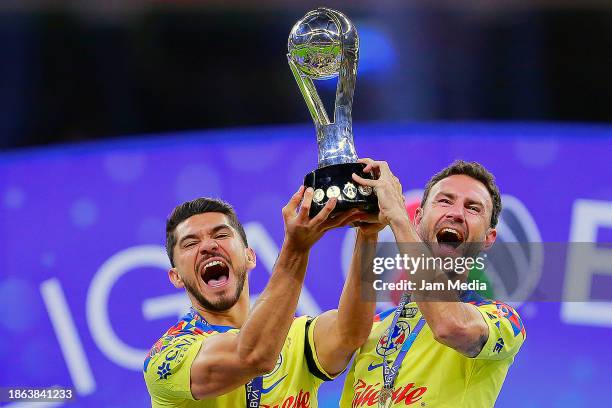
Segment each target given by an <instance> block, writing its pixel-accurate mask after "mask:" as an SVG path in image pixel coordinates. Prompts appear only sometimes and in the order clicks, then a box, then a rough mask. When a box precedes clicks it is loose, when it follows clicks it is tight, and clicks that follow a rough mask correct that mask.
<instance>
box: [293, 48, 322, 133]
mask: <svg viewBox="0 0 612 408" xmlns="http://www.w3.org/2000/svg"><path fill="white" fill-rule="evenodd" d="M287 60H288V61H289V68H291V72H292V73H293V77H294V78H295V81H296V82H297V84H298V88H300V91H301V92H302V96H303V97H304V100H305V101H306V106H308V110H309V111H310V116H312V121H313V122H314V124H315V126H316V127H317V128H319V127H320V126H321V125H329V123H330V122H329V117H328V116H327V112H326V111H325V106H324V105H323V101H321V98H320V97H319V94H318V93H317V89H316V88H315V86H314V84H313V83H312V80H311V79H310V78H306V77H304V76H303V75H302V74H300V70H299V69H298V67H297V66H296V65H295V62H293V61H292V60H291V57H290V56H289V55H287Z"/></svg>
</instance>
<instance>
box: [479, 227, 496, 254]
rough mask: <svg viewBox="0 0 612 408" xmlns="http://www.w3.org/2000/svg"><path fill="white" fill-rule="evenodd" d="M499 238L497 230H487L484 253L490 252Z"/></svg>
mask: <svg viewBox="0 0 612 408" xmlns="http://www.w3.org/2000/svg"><path fill="white" fill-rule="evenodd" d="M496 238H497V230H496V229H495V228H489V229H488V230H487V234H486V235H485V242H484V246H483V248H482V249H483V250H484V251H488V250H489V248H491V247H492V246H493V244H494V243H495V239H496Z"/></svg>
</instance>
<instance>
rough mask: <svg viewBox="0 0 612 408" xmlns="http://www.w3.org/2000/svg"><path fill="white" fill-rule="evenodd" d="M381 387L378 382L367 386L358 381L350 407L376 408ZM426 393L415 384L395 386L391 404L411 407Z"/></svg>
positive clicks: (424, 388) (424, 389)
mask: <svg viewBox="0 0 612 408" xmlns="http://www.w3.org/2000/svg"><path fill="white" fill-rule="evenodd" d="M381 388H382V385H381V383H380V382H377V383H375V384H367V383H366V382H365V381H363V380H361V379H358V380H357V382H356V383H355V385H354V390H355V395H354V396H353V401H352V402H351V406H352V407H371V406H378V396H379V394H380V390H381ZM426 392H427V387H420V386H417V385H416V384H415V383H409V384H405V385H396V386H395V389H394V390H393V393H392V394H391V402H392V403H393V404H399V405H400V406H401V405H412V404H415V403H416V402H418V401H421V400H422V399H423V396H424V394H425V393H426Z"/></svg>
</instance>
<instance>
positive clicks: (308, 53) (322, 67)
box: [287, 8, 378, 217]
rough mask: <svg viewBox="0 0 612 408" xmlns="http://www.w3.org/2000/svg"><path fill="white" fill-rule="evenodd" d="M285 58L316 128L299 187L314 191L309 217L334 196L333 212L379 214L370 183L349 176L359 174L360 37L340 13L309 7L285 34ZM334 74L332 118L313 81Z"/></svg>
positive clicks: (364, 175)
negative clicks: (314, 153)
mask: <svg viewBox="0 0 612 408" xmlns="http://www.w3.org/2000/svg"><path fill="white" fill-rule="evenodd" d="M287 48H288V54H287V60H288V62H289V67H290V68H291V72H292V73H293V76H294V78H295V80H296V82H297V84H298V87H299V88H300V91H301V92H302V96H303V97H304V100H305V101H306V105H307V106H308V109H309V111H310V114H311V116H312V119H313V122H314V124H315V128H316V132H317V144H318V153H319V154H318V168H317V169H316V170H313V171H311V172H310V173H308V174H307V175H306V176H305V178H304V185H305V186H306V187H312V188H313V189H314V196H313V202H312V205H311V207H310V216H311V217H313V216H314V215H316V214H317V213H319V211H321V209H322V208H323V207H324V206H325V204H326V203H327V201H328V200H329V199H330V198H332V197H335V198H337V199H338V202H337V203H336V207H335V208H334V212H341V211H346V210H348V209H350V208H360V209H361V210H363V211H366V212H372V213H375V212H378V200H377V198H376V195H375V192H374V191H373V190H372V188H370V187H366V186H360V185H358V184H357V183H355V182H354V181H353V179H352V174H353V173H356V174H358V175H360V176H361V177H363V178H371V175H370V174H367V173H364V172H363V168H364V167H365V165H364V164H362V163H357V159H358V158H357V153H356V151H355V145H354V142H353V129H352V117H351V111H352V105H353V94H354V90H355V79H356V76H357V60H358V54H359V37H358V35H357V30H356V29H355V26H354V25H353V23H352V22H351V21H350V20H349V19H348V18H347V17H346V16H345V15H344V14H342V13H340V12H339V11H336V10H332V9H328V8H318V9H316V10H312V11H310V12H308V13H306V15H305V16H304V17H303V18H301V19H300V20H298V22H297V23H296V24H295V25H294V26H293V28H292V30H291V32H290V33H289V40H288V46H287ZM336 76H338V85H337V88H336V101H335V104H334V116H333V121H330V120H329V117H328V115H327V112H326V110H325V107H324V106H323V103H322V102H321V99H320V97H319V95H318V93H317V90H316V88H315V86H314V83H313V81H312V80H313V79H314V80H325V79H331V78H334V77H336Z"/></svg>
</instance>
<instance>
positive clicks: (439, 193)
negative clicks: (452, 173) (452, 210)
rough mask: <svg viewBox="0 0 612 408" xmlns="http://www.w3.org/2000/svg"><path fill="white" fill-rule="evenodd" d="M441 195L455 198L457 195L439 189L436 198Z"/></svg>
mask: <svg viewBox="0 0 612 408" xmlns="http://www.w3.org/2000/svg"><path fill="white" fill-rule="evenodd" d="M439 196H445V197H448V198H450V199H455V198H456V195H455V194H453V193H450V192H447V191H438V193H437V194H436V195H435V196H434V198H436V197H439Z"/></svg>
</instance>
